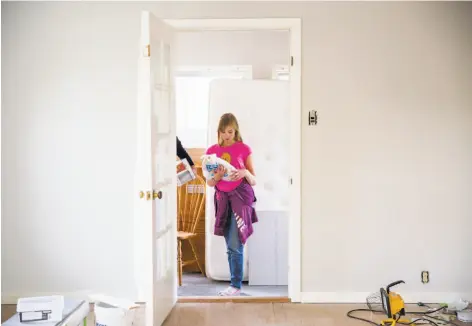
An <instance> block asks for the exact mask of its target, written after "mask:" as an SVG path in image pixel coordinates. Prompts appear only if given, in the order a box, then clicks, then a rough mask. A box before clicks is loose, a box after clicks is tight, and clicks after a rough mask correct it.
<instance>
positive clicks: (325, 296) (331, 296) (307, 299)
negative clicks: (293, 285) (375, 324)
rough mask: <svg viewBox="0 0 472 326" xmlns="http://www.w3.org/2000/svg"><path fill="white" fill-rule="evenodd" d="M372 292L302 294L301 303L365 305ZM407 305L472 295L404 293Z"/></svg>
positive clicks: (448, 300)
mask: <svg viewBox="0 0 472 326" xmlns="http://www.w3.org/2000/svg"><path fill="white" fill-rule="evenodd" d="M370 294H372V292H302V293H301V295H300V297H301V303H365V302H366V298H367V297H368V296H369V295H370ZM398 294H400V295H401V296H402V298H403V300H404V301H405V302H406V303H417V302H423V303H449V302H452V301H455V300H458V299H460V298H464V299H467V298H472V293H466V292H463V293H459V292H402V291H398Z"/></svg>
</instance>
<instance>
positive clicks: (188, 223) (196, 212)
mask: <svg viewBox="0 0 472 326" xmlns="http://www.w3.org/2000/svg"><path fill="white" fill-rule="evenodd" d="M205 186H206V183H205V180H204V179H203V178H202V177H200V176H198V175H197V178H196V179H194V180H192V181H190V182H188V183H186V184H185V185H182V186H181V187H178V188H177V202H178V205H177V242H178V250H177V268H178V274H179V286H181V285H182V268H183V267H184V266H187V265H190V264H194V263H197V265H198V269H200V272H201V273H202V274H203V275H205V272H204V271H203V268H202V266H201V264H200V261H199V260H198V255H197V250H196V248H195V244H194V243H193V241H192V240H193V238H195V237H196V236H197V233H196V232H195V229H196V228H197V224H198V221H199V220H200V218H204V216H202V215H203V212H204V208H205V190H206V189H205ZM184 240H188V242H189V244H190V246H191V248H192V252H193V258H194V259H192V260H188V261H183V260H182V241H184Z"/></svg>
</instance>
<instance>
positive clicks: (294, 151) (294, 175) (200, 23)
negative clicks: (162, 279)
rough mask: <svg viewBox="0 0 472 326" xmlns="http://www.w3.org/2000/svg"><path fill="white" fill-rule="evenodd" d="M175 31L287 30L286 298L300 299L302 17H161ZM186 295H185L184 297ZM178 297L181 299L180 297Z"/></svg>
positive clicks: (292, 300) (294, 300) (296, 300)
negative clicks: (288, 34) (288, 207)
mask: <svg viewBox="0 0 472 326" xmlns="http://www.w3.org/2000/svg"><path fill="white" fill-rule="evenodd" d="M164 22H166V23H167V24H169V25H170V26H172V27H173V28H174V29H175V30H176V31H177V32H179V31H180V32H182V31H209V30H212V31H241V30H251V31H252V30H286V31H289V32H290V55H291V56H292V58H293V65H291V66H290V155H289V157H290V178H291V180H287V184H288V185H289V186H290V211H289V234H288V249H289V250H288V252H289V257H288V262H289V266H288V272H289V275H288V276H289V277H288V297H289V299H290V300H291V302H301V292H302V291H301V220H302V217H301V186H302V184H301V182H302V179H301V168H302V156H301V111H302V107H301V90H302V85H301V82H302V79H301V75H302V66H301V63H302V31H301V18H254V19H253V18H251V19H164ZM187 298H188V297H187ZM179 300H180V299H179Z"/></svg>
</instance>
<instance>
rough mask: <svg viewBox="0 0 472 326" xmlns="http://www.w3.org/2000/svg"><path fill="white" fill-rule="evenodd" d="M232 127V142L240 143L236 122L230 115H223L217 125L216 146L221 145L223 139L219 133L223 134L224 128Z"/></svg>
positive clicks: (240, 138) (241, 138) (241, 139)
mask: <svg viewBox="0 0 472 326" xmlns="http://www.w3.org/2000/svg"><path fill="white" fill-rule="evenodd" d="M228 127H232V128H233V129H234V140H235V141H237V142H242V141H243V137H241V132H240V131H239V124H238V120H237V119H236V117H235V116H234V115H233V114H232V113H225V114H223V115H222V116H221V118H220V122H219V123H218V144H219V145H220V146H222V145H223V139H221V137H220V132H224V131H225V129H226V128H228Z"/></svg>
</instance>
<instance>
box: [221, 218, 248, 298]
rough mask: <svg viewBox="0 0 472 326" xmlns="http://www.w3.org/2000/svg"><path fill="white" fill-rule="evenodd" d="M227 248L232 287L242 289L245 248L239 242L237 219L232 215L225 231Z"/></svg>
mask: <svg viewBox="0 0 472 326" xmlns="http://www.w3.org/2000/svg"><path fill="white" fill-rule="evenodd" d="M225 240H226V248H227V249H228V251H227V253H228V262H229V271H230V274H231V286H233V287H235V288H238V289H240V288H241V285H242V281H243V264H244V260H243V252H244V246H243V244H242V243H241V240H239V231H238V226H237V224H236V217H235V216H234V213H231V220H230V223H229V225H228V226H227V227H226V230H225Z"/></svg>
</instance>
